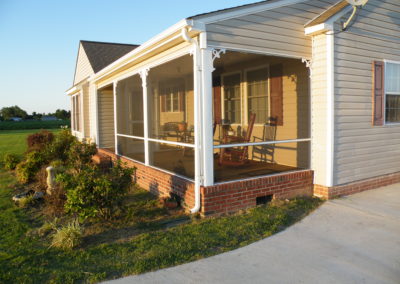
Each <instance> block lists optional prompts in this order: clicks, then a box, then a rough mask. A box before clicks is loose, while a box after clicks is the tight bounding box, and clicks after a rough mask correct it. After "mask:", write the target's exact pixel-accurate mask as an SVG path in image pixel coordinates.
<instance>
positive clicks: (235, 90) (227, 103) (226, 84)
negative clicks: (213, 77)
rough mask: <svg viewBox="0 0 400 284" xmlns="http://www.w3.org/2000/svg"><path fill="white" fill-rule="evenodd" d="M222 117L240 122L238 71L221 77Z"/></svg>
mask: <svg viewBox="0 0 400 284" xmlns="http://www.w3.org/2000/svg"><path fill="white" fill-rule="evenodd" d="M223 90H224V104H223V105H224V119H226V120H228V121H229V122H230V123H241V117H240V114H241V113H240V110H241V92H240V73H238V74H233V75H227V76H224V77H223Z"/></svg>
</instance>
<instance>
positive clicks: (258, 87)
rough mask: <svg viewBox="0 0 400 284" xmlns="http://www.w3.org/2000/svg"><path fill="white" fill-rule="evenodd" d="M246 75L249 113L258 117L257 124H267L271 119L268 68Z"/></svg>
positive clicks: (249, 72)
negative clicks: (269, 118)
mask: <svg viewBox="0 0 400 284" xmlns="http://www.w3.org/2000/svg"><path fill="white" fill-rule="evenodd" d="M246 75H247V76H246V77H247V104H248V113H249V114H250V112H251V113H254V114H255V115H256V121H255V122H256V123H266V122H267V121H268V117H269V103H268V68H262V69H257V70H252V71H248V72H247V74H246Z"/></svg>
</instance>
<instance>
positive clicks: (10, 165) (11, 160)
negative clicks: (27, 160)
mask: <svg viewBox="0 0 400 284" xmlns="http://www.w3.org/2000/svg"><path fill="white" fill-rule="evenodd" d="M19 162H20V159H19V157H18V156H17V155H15V154H6V155H4V157H3V164H4V168H5V169H6V170H15V168H16V166H17V165H18V163H19Z"/></svg>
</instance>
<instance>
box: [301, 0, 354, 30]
mask: <svg viewBox="0 0 400 284" xmlns="http://www.w3.org/2000/svg"><path fill="white" fill-rule="evenodd" d="M348 5H350V4H349V2H347V1H346V0H342V1H339V2H338V3H336V4H335V5H333V6H332V7H330V8H329V9H328V10H326V11H324V12H323V13H322V14H320V15H318V16H317V17H315V18H314V19H312V20H311V21H309V22H308V23H307V24H305V28H308V27H312V26H315V25H319V24H323V23H325V22H326V21H327V20H329V18H331V17H333V16H334V15H336V14H337V13H339V12H340V11H342V10H343V9H344V8H345V7H347V6H348Z"/></svg>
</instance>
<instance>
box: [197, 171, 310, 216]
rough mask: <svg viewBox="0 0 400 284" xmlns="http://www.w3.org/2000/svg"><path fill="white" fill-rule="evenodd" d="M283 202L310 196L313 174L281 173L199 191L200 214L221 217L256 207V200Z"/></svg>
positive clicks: (308, 172) (302, 172) (305, 172)
mask: <svg viewBox="0 0 400 284" xmlns="http://www.w3.org/2000/svg"><path fill="white" fill-rule="evenodd" d="M266 195H272V196H273V199H286V198H293V197H297V196H312V195H313V171H311V170H307V171H301V172H292V173H283V174H279V175H274V176H269V177H260V178H255V179H249V180H244V181H233V182H229V183H222V184H217V185H214V186H209V187H202V188H201V204H202V208H201V213H202V214H203V215H221V214H227V213H233V212H236V211H239V210H241V209H246V208H249V207H254V206H256V198H257V197H262V196H266Z"/></svg>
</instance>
